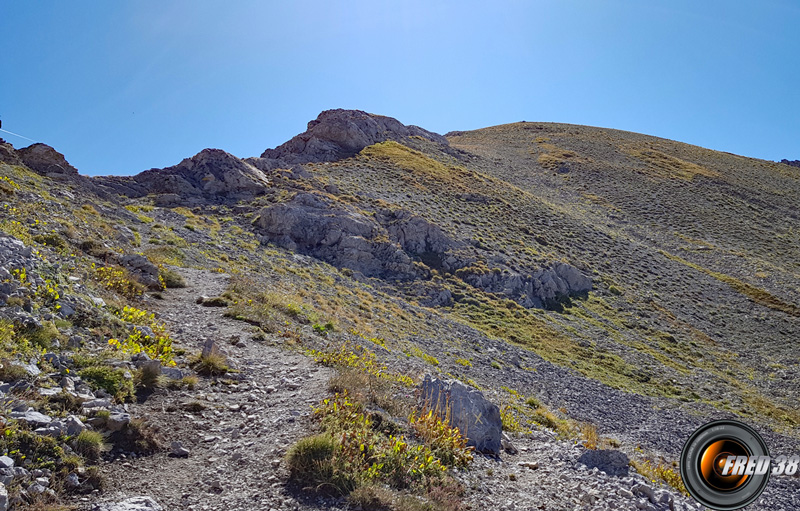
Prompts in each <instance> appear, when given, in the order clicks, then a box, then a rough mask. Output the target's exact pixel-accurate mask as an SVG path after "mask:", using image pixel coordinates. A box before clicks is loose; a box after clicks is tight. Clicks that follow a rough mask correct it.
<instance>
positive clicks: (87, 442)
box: [72, 429, 104, 461]
mask: <svg viewBox="0 0 800 511" xmlns="http://www.w3.org/2000/svg"><path fill="white" fill-rule="evenodd" d="M103 447H104V441H103V435H101V434H100V433H98V432H97V431H89V430H88V429H84V430H83V431H81V432H80V433H79V434H78V436H76V437H75V438H74V439H73V440H72V448H73V449H75V452H77V453H78V454H80V455H81V456H83V457H84V458H86V459H88V460H91V461H95V460H97V459H98V458H100V453H101V452H103Z"/></svg>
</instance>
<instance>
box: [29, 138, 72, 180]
mask: <svg viewBox="0 0 800 511" xmlns="http://www.w3.org/2000/svg"><path fill="white" fill-rule="evenodd" d="M17 155H18V156H19V158H20V159H21V160H22V162H23V163H24V164H25V166H26V167H28V168H29V169H31V170H34V171H36V172H38V173H39V174H42V175H45V176H49V177H64V176H77V175H78V169H76V168H75V167H73V166H72V165H70V164H69V162H67V159H66V158H65V157H64V155H63V154H61V153H59V152H58V151H56V150H55V149H53V148H52V147H50V146H49V145H47V144H33V145H29V146H28V147H23V148H22V149H20V150H18V151H17Z"/></svg>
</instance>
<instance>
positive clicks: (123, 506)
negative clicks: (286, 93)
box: [92, 497, 163, 511]
mask: <svg viewBox="0 0 800 511" xmlns="http://www.w3.org/2000/svg"><path fill="white" fill-rule="evenodd" d="M92 511H163V508H162V507H161V506H159V505H158V503H157V502H156V501H155V500H153V499H152V498H151V497H131V498H129V499H125V500H123V501H121V502H115V503H106V504H95V505H94V507H93V508H92Z"/></svg>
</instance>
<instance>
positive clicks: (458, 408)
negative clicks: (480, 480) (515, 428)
mask: <svg viewBox="0 0 800 511" xmlns="http://www.w3.org/2000/svg"><path fill="white" fill-rule="evenodd" d="M420 391H421V392H420V401H421V407H422V408H423V410H433V411H434V412H435V413H436V414H437V415H439V417H442V418H444V419H447V421H448V422H449V424H450V425H451V426H454V427H457V428H458V430H459V431H460V432H461V434H462V435H464V436H465V437H466V438H467V445H468V446H473V447H475V450H476V451H477V452H482V453H485V454H492V455H498V454H500V447H501V439H502V434H503V422H502V420H501V418H500V408H498V406H497V405H496V404H494V403H492V402H491V401H489V400H488V399H486V398H485V397H484V396H483V393H481V392H480V391H479V390H477V389H474V388H472V387H469V386H467V385H464V384H463V383H461V382H460V381H458V380H439V379H437V378H432V377H431V375H426V376H425V379H424V380H423V382H422V384H421V386H420Z"/></svg>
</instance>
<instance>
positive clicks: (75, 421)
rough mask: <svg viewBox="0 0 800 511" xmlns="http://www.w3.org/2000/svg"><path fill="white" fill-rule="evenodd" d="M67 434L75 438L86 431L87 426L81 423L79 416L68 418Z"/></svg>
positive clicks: (66, 424)
mask: <svg viewBox="0 0 800 511" xmlns="http://www.w3.org/2000/svg"><path fill="white" fill-rule="evenodd" d="M65 427H66V432H67V435H69V436H75V435H78V434H80V433H81V431H83V430H85V429H86V425H85V424H84V423H83V421H81V420H80V419H79V418H78V417H77V416H75V415H70V416H69V417H67V420H66V423H65Z"/></svg>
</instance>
